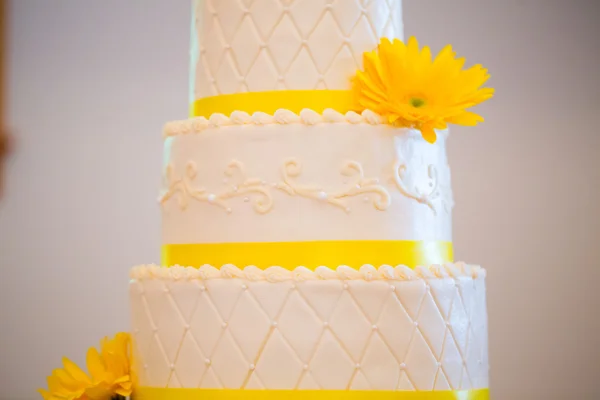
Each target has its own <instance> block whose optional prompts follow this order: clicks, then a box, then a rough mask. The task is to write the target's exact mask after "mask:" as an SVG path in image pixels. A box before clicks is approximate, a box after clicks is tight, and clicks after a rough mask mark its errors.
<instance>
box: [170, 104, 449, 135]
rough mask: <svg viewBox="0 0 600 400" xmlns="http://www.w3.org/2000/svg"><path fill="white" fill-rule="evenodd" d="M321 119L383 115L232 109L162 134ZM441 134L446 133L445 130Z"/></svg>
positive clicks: (173, 125) (360, 120) (372, 119)
mask: <svg viewBox="0 0 600 400" xmlns="http://www.w3.org/2000/svg"><path fill="white" fill-rule="evenodd" d="M322 122H326V123H340V122H348V123H351V124H371V125H378V124H383V123H385V120H384V118H383V117H381V116H380V115H378V114H376V113H374V112H373V111H371V110H365V111H363V112H362V114H357V113H356V112H354V111H348V112H347V113H346V114H342V113H340V112H338V111H336V110H334V109H331V108H327V109H325V110H324V111H323V113H322V114H319V113H318V112H316V111H315V110H311V109H309V108H305V109H303V110H302V111H300V115H297V114H295V113H294V112H292V111H290V110H286V109H283V108H281V109H279V110H277V111H275V113H274V114H273V115H269V114H267V113H264V112H260V111H257V112H255V113H253V114H252V115H251V116H250V115H249V114H248V113H247V112H245V111H234V112H232V113H231V116H229V117H228V116H226V115H224V114H221V113H214V114H212V115H211V116H210V118H208V119H206V118H204V117H196V118H191V119H189V120H183V121H173V122H168V123H167V124H165V126H164V128H163V136H164V137H169V136H177V135H185V134H188V133H200V132H202V131H203V130H205V129H207V128H219V127H221V126H229V125H245V124H254V125H268V124H295V123H303V124H306V125H314V124H318V123H322ZM405 131H407V132H409V133H413V131H415V132H416V133H419V132H418V131H416V130H414V129H413V130H410V129H405ZM442 133H443V134H447V132H446V131H444V132H442Z"/></svg>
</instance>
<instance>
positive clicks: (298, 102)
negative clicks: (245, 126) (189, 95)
mask: <svg viewBox="0 0 600 400" xmlns="http://www.w3.org/2000/svg"><path fill="white" fill-rule="evenodd" d="M352 100H353V97H352V91H350V90H272V91H267V92H247V93H234V94H223V95H219V96H212V97H204V98H201V99H197V100H196V101H194V102H193V103H192V105H191V107H190V108H191V109H190V115H191V116H192V117H205V118H209V117H210V116H211V115H212V114H214V113H221V114H225V115H227V116H229V115H231V113H232V112H234V111H244V112H247V113H248V114H252V113H254V112H256V111H261V112H264V113H266V114H269V115H273V114H274V113H275V111H277V110H279V109H280V108H282V109H285V110H290V111H292V112H294V113H296V114H298V113H299V112H300V111H302V109H304V108H310V109H311V110H314V111H316V112H318V113H322V112H323V110H325V109H327V108H331V109H334V110H335V111H338V112H340V113H342V114H345V113H346V112H348V111H350V110H352V109H353V107H352Z"/></svg>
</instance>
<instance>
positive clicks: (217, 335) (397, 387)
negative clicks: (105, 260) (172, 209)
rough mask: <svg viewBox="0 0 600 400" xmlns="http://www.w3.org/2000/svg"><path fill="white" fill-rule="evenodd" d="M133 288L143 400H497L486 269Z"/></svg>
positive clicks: (246, 278) (141, 279)
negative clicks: (395, 397) (233, 394)
mask: <svg viewBox="0 0 600 400" xmlns="http://www.w3.org/2000/svg"><path fill="white" fill-rule="evenodd" d="M131 278H132V280H131V283H130V297H131V306H132V319H133V339H134V340H133V347H134V352H133V357H134V367H133V368H134V375H135V380H136V390H135V392H136V393H138V394H139V398H144V399H152V398H175V394H177V393H180V394H181V392H182V390H183V389H180V388H188V389H196V390H197V391H198V397H197V398H202V389H270V390H346V391H348V390H349V391H354V390H377V391H413V392H414V391H439V392H440V394H441V393H442V392H443V393H453V392H455V391H465V393H471V394H477V393H479V394H480V395H482V393H484V392H485V396H486V397H482V396H483V395H482V396H480V397H460V398H477V399H479V398H481V399H483V398H487V390H486V388H487V387H488V350H487V314H486V300H485V299H486V298H485V270H484V269H482V268H481V267H478V266H469V265H466V264H463V263H455V264H446V265H434V266H430V267H417V268H416V269H414V270H413V269H409V268H407V267H404V266H398V267H391V266H382V267H380V268H374V267H372V266H368V265H365V266H363V267H361V268H360V269H359V270H356V269H352V268H349V267H338V268H337V269H336V270H332V269H329V268H326V267H319V268H317V269H316V270H314V271H311V270H308V269H305V268H302V267H299V268H296V269H295V270H293V271H289V270H286V269H283V268H279V267H271V268H267V269H266V270H260V269H258V268H255V267H246V268H244V269H239V268H236V267H234V266H232V265H225V266H223V267H221V268H220V269H217V268H214V267H211V266H203V267H200V268H184V267H170V268H166V267H158V266H140V267H135V268H133V270H132V272H131ZM178 391H179V392H178ZM169 393H170V394H169ZM186 393H195V392H194V391H189V390H188V391H186ZM153 395H154V397H153ZM171 395H173V396H171ZM181 398H183V397H181ZM186 398H190V399H191V398H196V396H195V395H194V396H192V397H186ZM410 398H413V397H410ZM428 398H429V397H428ZM432 398H433V397H432ZM435 398H437V397H435ZM440 398H442V397H440ZM443 398H450V397H443ZM452 398H455V397H452Z"/></svg>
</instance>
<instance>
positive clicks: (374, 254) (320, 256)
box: [162, 240, 452, 270]
mask: <svg viewBox="0 0 600 400" xmlns="http://www.w3.org/2000/svg"><path fill="white" fill-rule="evenodd" d="M446 262H452V243H451V242H443V241H411V240H365V241H359V240H356V241H354V240H347V241H344V240H340V241H335V240H331V241H312V242H266V243H194V244H167V245H163V246H162V265H164V266H173V265H181V266H190V267H200V266H201V265H204V264H210V265H213V266H215V267H221V266H223V265H225V264H233V265H236V266H238V267H245V266H248V265H255V266H257V267H259V268H262V269H265V268H268V267H272V266H279V267H283V268H286V269H289V270H292V269H294V268H296V267H298V266H303V267H306V268H309V269H313V270H314V269H315V268H317V267H319V266H321V265H324V266H327V267H330V268H334V267H337V266H340V265H347V266H349V267H352V268H356V269H358V268H360V267H361V266H362V265H365V264H371V265H373V266H377V267H379V266H381V265H392V266H396V265H400V264H402V265H406V266H408V267H411V268H414V267H416V266H417V265H431V264H443V263H446Z"/></svg>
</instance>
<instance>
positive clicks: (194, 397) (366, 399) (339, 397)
mask: <svg viewBox="0 0 600 400" xmlns="http://www.w3.org/2000/svg"><path fill="white" fill-rule="evenodd" d="M489 398H490V394H489V389H487V388H485V389H471V390H436V391H416V392H413V391H391V390H389V391H388V390H235V389H233V390H232V389H180V388H153V387H139V388H137V389H136V390H135V391H134V393H133V396H132V399H133V400H489Z"/></svg>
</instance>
